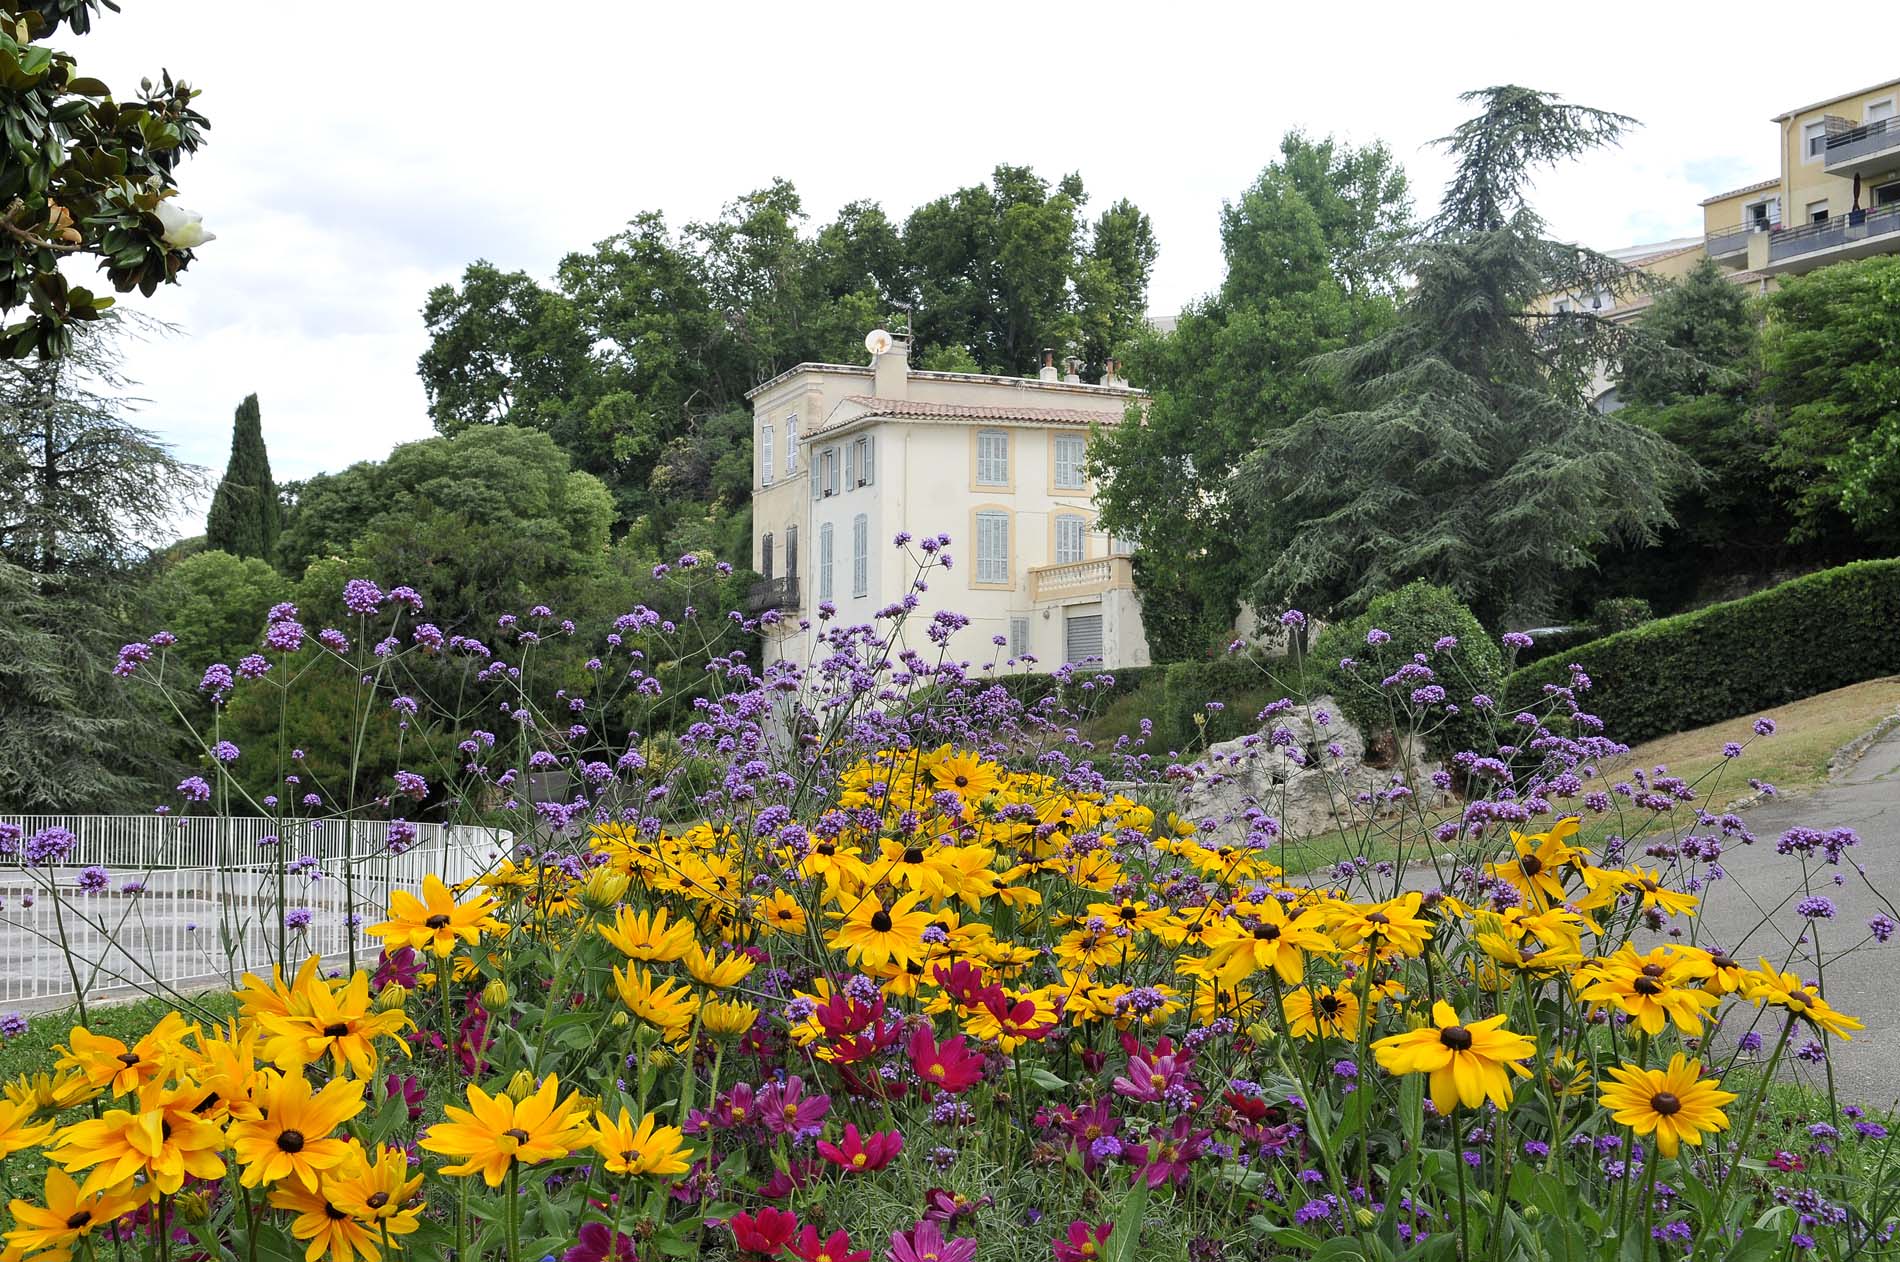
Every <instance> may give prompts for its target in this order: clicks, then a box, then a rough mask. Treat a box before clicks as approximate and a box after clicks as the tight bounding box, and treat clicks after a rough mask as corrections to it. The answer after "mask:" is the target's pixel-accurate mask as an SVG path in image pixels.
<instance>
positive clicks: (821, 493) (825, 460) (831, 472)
mask: <svg viewBox="0 0 1900 1262" xmlns="http://www.w3.org/2000/svg"><path fill="white" fill-rule="evenodd" d="M837 493H838V449H837V448H836V447H827V448H825V449H824V450H823V451H821V452H819V453H818V479H817V481H815V482H813V483H812V498H813V499H822V498H824V497H825V496H827V495H836V494H837Z"/></svg>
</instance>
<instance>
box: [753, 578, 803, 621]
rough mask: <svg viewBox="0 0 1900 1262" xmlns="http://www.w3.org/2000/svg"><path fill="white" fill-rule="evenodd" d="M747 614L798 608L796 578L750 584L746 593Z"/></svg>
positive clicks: (770, 579)
mask: <svg viewBox="0 0 1900 1262" xmlns="http://www.w3.org/2000/svg"><path fill="white" fill-rule="evenodd" d="M745 608H746V612H747V613H752V614H760V613H764V612H765V611H766V610H768V609H796V608H798V576H797V575H792V576H791V577H789V578H768V579H762V580H760V581H759V582H757V583H754V584H752V589H751V590H750V591H748V592H747V593H746V600H745Z"/></svg>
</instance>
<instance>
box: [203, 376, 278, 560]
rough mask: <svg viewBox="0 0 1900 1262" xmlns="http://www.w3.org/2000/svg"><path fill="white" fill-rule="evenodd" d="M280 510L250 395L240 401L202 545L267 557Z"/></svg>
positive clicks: (260, 422) (254, 402) (273, 543)
mask: <svg viewBox="0 0 1900 1262" xmlns="http://www.w3.org/2000/svg"><path fill="white" fill-rule="evenodd" d="M279 513H280V510H279V508H278V504H277V485H276V483H274V482H272V481H271V476H270V453H269V452H267V451H265V450H264V422H263V419H262V417H261V416H260V414H259V412H258V407H257V396H256V395H254V394H253V395H250V396H248V397H247V398H246V399H245V400H244V402H242V403H240V404H238V409H237V418H236V420H235V421H234V422H233V424H232V426H231V460H230V463H229V464H227V465H226V466H225V467H224V478H223V480H222V481H220V482H219V483H218V489H217V491H216V492H215V493H214V494H213V495H212V497H211V511H210V513H209V514H207V515H206V518H205V544H206V546H208V547H212V548H217V549H219V550H220V551H224V552H229V553H230V554H231V555H232V556H240V557H262V558H264V559H265V560H269V559H270V557H271V554H272V552H274V551H275V550H276V547H277V532H278V529H279V527H280V526H281V524H282V522H281V518H280V516H279Z"/></svg>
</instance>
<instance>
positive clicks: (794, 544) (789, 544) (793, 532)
mask: <svg viewBox="0 0 1900 1262" xmlns="http://www.w3.org/2000/svg"><path fill="white" fill-rule="evenodd" d="M785 577H786V578H789V579H796V578H797V577H798V527H797V526H787V527H786V528H785Z"/></svg>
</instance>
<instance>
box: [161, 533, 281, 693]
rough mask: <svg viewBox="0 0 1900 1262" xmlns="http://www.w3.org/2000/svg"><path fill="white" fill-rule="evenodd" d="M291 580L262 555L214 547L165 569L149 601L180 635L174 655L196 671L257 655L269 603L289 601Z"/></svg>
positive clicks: (167, 627)
mask: <svg viewBox="0 0 1900 1262" xmlns="http://www.w3.org/2000/svg"><path fill="white" fill-rule="evenodd" d="M290 594H291V584H290V580H289V579H287V578H285V577H284V576H283V575H282V574H279V573H278V572H277V570H276V569H275V568H274V567H273V566H272V565H271V564H270V563H269V562H268V561H265V560H263V559H261V558H259V557H239V556H233V555H232V554H231V553H229V552H220V551H217V550H215V549H214V550H212V551H208V552H196V553H193V554H192V555H190V556H188V557H184V558H182V559H181V560H178V561H175V562H173V563H172V564H170V565H167V566H165V567H164V568H162V569H161V570H160V571H159V572H158V573H157V574H156V575H155V576H154V577H153V579H152V583H151V588H150V591H149V593H148V596H147V602H148V603H149V604H150V606H151V608H152V609H153V610H154V611H155V612H156V615H157V617H158V618H159V619H160V620H161V621H162V622H163V623H164V627H165V629H166V630H167V631H170V632H171V633H172V634H173V635H175V636H177V637H178V648H177V650H176V653H175V656H176V657H177V658H178V659H179V660H180V661H182V662H184V663H185V665H186V666H187V667H188V668H189V669H190V671H191V672H193V673H201V672H203V670H204V668H205V667H206V666H209V665H210V664H211V663H213V662H225V663H231V662H235V661H237V660H238V659H239V658H241V657H243V656H244V655H245V654H247V653H255V652H256V651H257V650H258V645H259V643H260V641H261V640H262V638H263V634H264V623H265V616H266V615H267V614H268V613H269V612H270V609H271V606H273V605H275V604H277V603H278V602H279V601H283V600H288V599H290Z"/></svg>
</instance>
